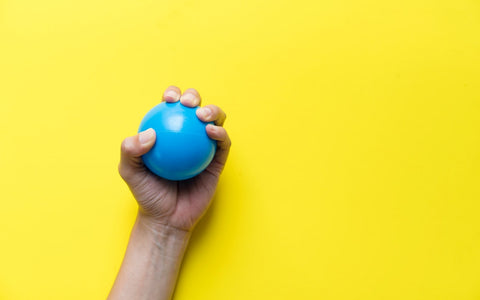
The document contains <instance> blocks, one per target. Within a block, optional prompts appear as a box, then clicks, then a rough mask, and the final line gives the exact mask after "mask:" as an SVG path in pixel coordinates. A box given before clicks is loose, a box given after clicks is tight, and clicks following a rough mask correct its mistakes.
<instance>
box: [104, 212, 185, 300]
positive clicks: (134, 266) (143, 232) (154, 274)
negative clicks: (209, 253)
mask: <svg viewBox="0 0 480 300" xmlns="http://www.w3.org/2000/svg"><path fill="white" fill-rule="evenodd" d="M189 237H190V233H189V232H187V231H183V230H178V229H175V228H172V227H168V226H163V225H159V224H153V223H152V222H149V221H148V220H146V218H145V217H144V216H143V215H142V214H141V213H139V215H138V216H137V220H136V221H135V225H134V226H133V229H132V233H131V235H130V240H129V243H128V247H127V251H126V253H125V257H124V259H123V263H122V266H121V268H120V271H119V273H118V275H117V279H116V280H115V283H114V285H113V288H112V290H111V292H110V295H109V297H108V299H110V300H118V299H129V300H131V299H171V297H172V294H173V291H174V289H175V284H176V280H177V276H178V272H179V270H180V265H181V262H182V259H183V255H184V253H185V249H186V247H187V244H188V240H189Z"/></svg>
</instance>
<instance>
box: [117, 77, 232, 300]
mask: <svg viewBox="0 0 480 300" xmlns="http://www.w3.org/2000/svg"><path fill="white" fill-rule="evenodd" d="M163 101H167V102H176V101H180V102H181V103H182V104H183V105H185V106H189V107H197V106H199V105H200V104H201V97H200V94H199V93H198V92H197V91H196V90H195V89H187V90H185V91H184V93H183V94H182V93H181V90H180V89H179V88H178V87H176V86H170V87H168V88H167V89H166V90H165V92H164V94H163ZM197 117H198V118H199V119H200V120H202V121H204V122H209V121H213V122H214V124H215V125H211V124H209V125H207V126H206V131H207V135H208V136H209V137H210V138H212V139H214V140H216V141H217V151H216V154H215V156H214V158H213V160H212V162H211V163H210V165H209V166H208V167H207V168H206V169H205V170H204V171H203V172H202V173H200V174H199V175H197V176H195V177H194V178H191V179H188V180H185V181H169V180H166V179H163V178H160V177H158V176H156V175H155V174H153V173H151V172H150V171H149V170H148V169H147V168H146V167H145V166H144V164H143V163H142V160H141V156H142V155H143V154H145V153H147V152H148V151H149V150H150V149H151V148H152V146H153V145H154V143H155V131H154V130H153V129H147V130H146V131H143V132H141V133H139V134H137V135H135V136H131V137H127V138H126V139H125V140H124V141H123V142H122V146H121V160H120V164H119V167H118V170H119V173H120V175H121V177H122V178H123V180H124V181H125V182H126V183H127V185H128V186H129V188H130V190H131V192H132V194H133V195H134V197H135V199H136V200H137V202H138V206H139V209H138V214H137V219H136V221H135V225H134V226H133V229H132V233H131V235H130V240H129V243H128V246H127V250H126V252H125V257H124V259H123V262H122V266H121V268H120V271H119V273H118V275H117V278H116V280H115V283H114V285H113V287H112V290H111V291H110V295H109V296H108V299H110V300H113V299H115V300H116V299H171V297H172V295H173V291H174V289H175V284H176V280H177V277H178V272H179V270H180V265H181V262H182V259H183V255H184V253H185V250H186V248H187V245H188V241H189V239H190V236H191V232H192V230H193V228H194V227H195V225H196V224H197V222H198V221H199V220H200V218H201V217H202V216H203V215H204V214H205V212H206V210H207V209H208V207H209V206H210V203H211V201H212V198H213V195H214V193H215V189H216V186H217V183H218V179H219V177H220V174H221V173H222V170H223V168H224V166H225V162H226V161H227V157H228V152H229V149H230V145H231V142H230V138H229V137H228V134H227V132H226V130H225V129H224V128H223V123H224V122H225V118H226V115H225V113H224V112H223V111H222V110H221V109H220V108H219V107H217V106H215V105H207V106H204V107H202V108H199V109H197Z"/></svg>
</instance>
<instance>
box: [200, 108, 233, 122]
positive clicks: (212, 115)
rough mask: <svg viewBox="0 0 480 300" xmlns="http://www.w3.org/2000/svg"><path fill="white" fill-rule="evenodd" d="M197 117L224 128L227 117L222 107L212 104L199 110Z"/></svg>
mask: <svg viewBox="0 0 480 300" xmlns="http://www.w3.org/2000/svg"><path fill="white" fill-rule="evenodd" d="M197 117H198V118H199V119H200V120H202V121H203V122H211V121H213V122H214V123H215V125H218V126H223V123H225V119H226V118H227V115H226V114H225V112H224V111H223V110H221V109H220V107H218V106H216V105H212V104H210V105H205V106H204V107H201V108H199V109H197Z"/></svg>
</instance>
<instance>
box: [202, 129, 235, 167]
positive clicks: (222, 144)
mask: <svg viewBox="0 0 480 300" xmlns="http://www.w3.org/2000/svg"><path fill="white" fill-rule="evenodd" d="M206 129H207V135H208V136H209V137H210V138H211V139H214V140H216V141H217V152H216V153H215V157H214V160H215V161H216V162H218V163H220V164H221V165H224V164H225V162H226V161H227V157H228V153H229V151H230V147H231V145H232V142H231V140H230V137H229V136H228V133H227V131H226V130H225V128H223V127H221V126H215V125H212V124H208V125H207V127H206Z"/></svg>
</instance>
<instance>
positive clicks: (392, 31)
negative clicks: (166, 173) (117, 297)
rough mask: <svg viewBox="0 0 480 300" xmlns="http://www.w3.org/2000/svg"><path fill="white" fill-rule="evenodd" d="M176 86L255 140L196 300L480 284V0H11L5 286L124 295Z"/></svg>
mask: <svg viewBox="0 0 480 300" xmlns="http://www.w3.org/2000/svg"><path fill="white" fill-rule="evenodd" d="M170 84H174V85H178V86H180V87H181V88H182V89H185V88H188V87H194V88H197V89H198V90H199V91H200V93H201V94H202V96H203V99H204V101H203V103H204V104H210V103H214V104H217V105H219V106H221V107H222V108H223V109H224V110H225V111H226V112H227V115H228V119H227V122H226V124H225V126H226V128H227V129H228V131H229V133H230V135H231V137H232V141H233V147H232V151H231V156H230V158H229V161H228V165H227V168H226V170H225V173H224V175H223V177H222V178H221V181H220V186H219V189H218V192H217V196H216V199H215V203H214V205H213V206H212V208H211V210H210V211H209V213H208V214H207V215H206V217H205V219H204V220H203V221H202V222H201V223H200V224H199V226H198V228H197V230H196V232H195V236H194V237H193V239H192V241H191V245H190V248H189V251H188V252H187V254H186V257H185V261H184V265H183V269H182V271H181V274H180V279H179V282H178V286H177V291H176V299H189V300H191V299H456V300H457V299H479V298H480V204H479V200H480V154H479V153H480V151H479V150H480V134H479V133H480V104H479V101H480V2H478V1H476V0H459V1H437V0H421V1H418V0H407V1H380V0H366V1H354V0H325V1H302V0H300V1H255V0H249V1H241V0H234V1H220V0H207V1H193V0H176V1H173V0H172V1H163V0H162V1H155V0H135V1H134V0H125V1H113V0H108V1H97V0H86V1H80V0H78V1H64V0H46V1H26V0H25V1H21V0H16V1H13V0H0V103H1V104H0V130H1V131H0V132H1V136H0V200H1V206H0V299H102V298H105V297H106V295H107V294H108V292H109V289H110V287H111V285H112V283H113V280H114V278H115V275H116V273H117V270H118V268H119V266H120V263H121V260H122V257H123V253H124V250H125V247H126V244H127V241H128V236H129V232H130V229H131V226H132V224H133V220H134V217H135V213H136V204H135V201H134V199H133V198H132V196H131V195H130V193H129V190H128V189H127V187H126V185H125V184H124V183H123V182H122V180H121V179H120V177H119V176H118V174H117V163H118V160H119V146H120V142H121V140H122V139H123V138H124V137H125V136H127V135H132V134H135V132H136V129H137V127H138V124H139V122H140V120H141V119H142V117H143V115H144V114H145V113H146V112H147V111H148V110H149V109H150V108H151V107H153V106H154V105H156V104H157V103H158V102H159V101H160V99H161V94H162V91H163V90H164V89H165V88H166V87H167V86H168V85H170Z"/></svg>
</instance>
